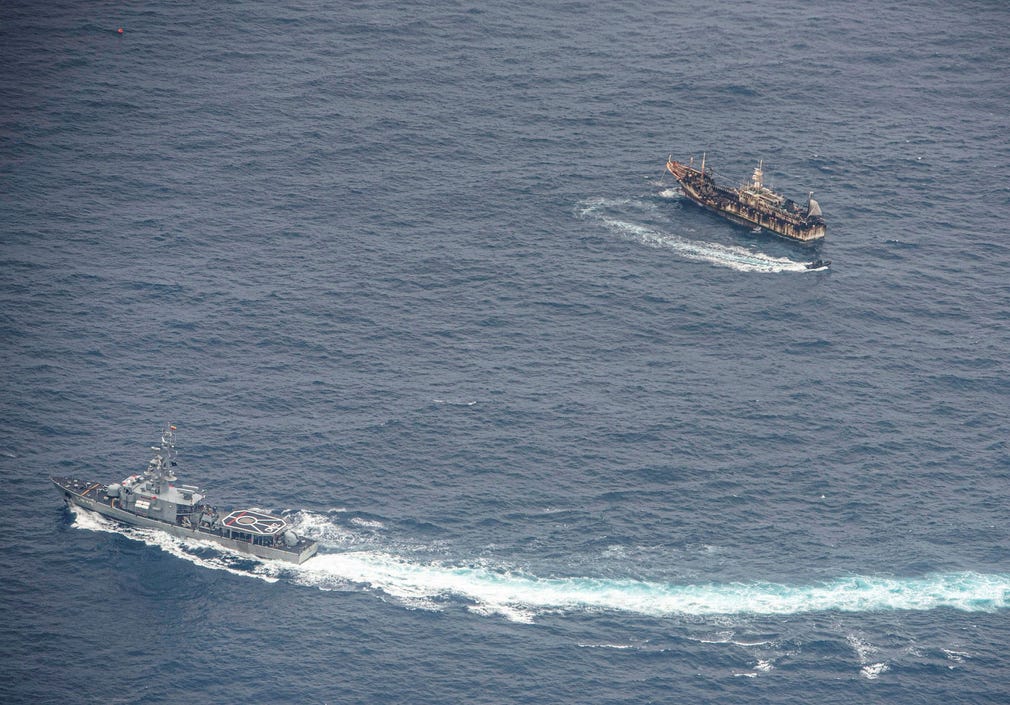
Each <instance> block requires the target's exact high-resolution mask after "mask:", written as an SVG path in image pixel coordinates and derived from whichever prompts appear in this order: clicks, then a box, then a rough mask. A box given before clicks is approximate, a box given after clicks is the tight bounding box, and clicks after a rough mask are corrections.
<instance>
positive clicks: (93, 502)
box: [51, 477, 319, 563]
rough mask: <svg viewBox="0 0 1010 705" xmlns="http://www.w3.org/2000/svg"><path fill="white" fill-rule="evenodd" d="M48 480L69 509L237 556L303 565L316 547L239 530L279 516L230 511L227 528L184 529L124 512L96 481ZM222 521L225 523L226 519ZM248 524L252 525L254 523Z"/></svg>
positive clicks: (195, 526) (301, 540) (305, 541)
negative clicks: (209, 544) (209, 545)
mask: <svg viewBox="0 0 1010 705" xmlns="http://www.w3.org/2000/svg"><path fill="white" fill-rule="evenodd" d="M51 479H52V481H53V484H54V485H55V486H56V488H57V489H58V490H59V491H60V492H61V494H62V495H63V499H64V501H65V502H66V503H67V505H68V506H71V507H72V506H73V505H76V506H78V507H82V508H84V509H87V510H90V511H93V512H97V513H98V514H101V515H102V516H105V517H108V518H109V519H113V520H115V521H118V522H120V523H123V524H127V525H129V526H138V527H141V528H144V529H157V530H158V531H165V532H167V533H169V534H171V535H173V536H177V537H178V538H183V539H196V540H198V541H212V542H214V543H216V544H218V545H220V546H223V547H224V548H227V549H230V550H232V551H236V552H238V553H245V554H249V555H252V556H256V557H257V558H266V559H271V560H281V561H287V562H290V563H303V562H304V561H306V560H308V559H309V558H311V557H312V556H314V555H315V554H316V551H317V549H318V547H319V545H318V543H316V542H315V541H312V540H309V539H305V538H301V537H299V538H298V540H297V543H296V544H295V545H293V546H290V545H287V544H286V543H285V542H284V541H283V539H282V538H281V539H280V540H278V539H271V540H270V543H271V544H272V545H266V543H265V539H264V538H263V536H261V535H258V534H255V533H253V532H249V533H248V534H246V533H245V532H243V531H242V529H243V528H244V527H243V524H242V521H241V520H242V519H243V518H247V519H248V518H249V517H256V518H258V519H260V520H262V518H263V517H268V518H270V519H274V520H277V521H283V520H281V519H280V518H278V517H271V516H270V515H267V514H264V513H262V512H255V511H253V510H245V511H244V512H232V513H231V514H229V515H228V517H231V516H233V515H237V517H238V519H237V521H236V522H232V525H231V526H228V525H227V524H225V523H224V522H215V524H219V526H215V525H213V524H209V525H204V524H201V523H200V522H199V521H196V522H190V526H184V525H182V524H179V523H172V522H168V521H164V520H161V519H156V518H151V517H148V516H141V515H140V514H137V513H135V512H131V511H127V510H126V509H123V508H122V506H121V501H120V499H119V498H118V497H113V496H110V495H109V487H108V486H107V485H103V484H101V483H99V482H84V481H81V480H77V479H75V478H69V477H53V478H51ZM117 505H119V506H117ZM225 521H227V518H226V519H225ZM248 523H250V525H252V524H254V523H255V521H254V522H248ZM261 523H262V522H261Z"/></svg>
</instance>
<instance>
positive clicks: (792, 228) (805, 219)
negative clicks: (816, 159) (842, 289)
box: [666, 155, 827, 242]
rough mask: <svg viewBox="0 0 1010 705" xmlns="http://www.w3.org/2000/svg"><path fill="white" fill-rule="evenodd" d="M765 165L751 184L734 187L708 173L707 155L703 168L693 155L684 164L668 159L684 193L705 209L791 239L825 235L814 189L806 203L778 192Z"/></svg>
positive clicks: (755, 173) (814, 238)
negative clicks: (767, 176)
mask: <svg viewBox="0 0 1010 705" xmlns="http://www.w3.org/2000/svg"><path fill="white" fill-rule="evenodd" d="M763 166H764V163H763V162H761V163H759V164H758V166H757V168H756V169H754V174H753V176H751V180H750V183H748V184H743V185H742V186H739V187H738V188H731V187H728V186H722V185H720V184H718V183H716V181H715V179H714V178H713V176H712V173H711V170H709V171H708V172H706V170H705V157H704V156H702V158H701V168H700V169H698V168H696V167H695V166H694V159H693V158H692V159H691V161H690V162H689V163H687V164H682V163H681V162H678V161H674V159H673V155H671V156H670V158H669V159H667V161H666V170H667V171H669V172H670V173H671V174H673V176H674V177H675V178H676V179H677V181H678V182H679V183H680V188H681V190H682V191H683V192H684V195H686V196H687V197H688V198H690V199H691V200H692V201H694V202H695V203H697V204H698V205H699V206H701V207H703V208H707V209H709V210H711V211H714V212H715V213H718V214H719V215H721V216H722V217H724V218H727V219H728V220H731V221H733V222H735V223H740V224H741V225H747V226H749V227H752V228H753V227H758V228H763V229H765V230H769V231H771V232H773V233H776V234H778V235H782V236H783V237H787V238H789V239H791V240H800V241H801V242H810V241H812V240H819V239H821V238H822V237H824V235H825V234H826V232H827V225H826V224H825V223H824V217H823V216H822V215H821V207H820V206H819V205H818V204H817V201H815V200H814V199H813V191H811V192H810V194H809V195H808V196H807V203H806V205H805V206H803V205H801V204H799V203H797V202H795V201H793V200H790V199H788V198H786V197H785V196H783V195H782V194H779V193H775V192H774V191H772V190H771V189H770V188H768V187H767V186H765V185H764V171H763Z"/></svg>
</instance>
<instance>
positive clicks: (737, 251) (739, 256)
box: [578, 199, 808, 273]
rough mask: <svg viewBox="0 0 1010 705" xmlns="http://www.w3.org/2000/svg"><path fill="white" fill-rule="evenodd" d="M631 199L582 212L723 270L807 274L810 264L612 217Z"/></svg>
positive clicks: (598, 202)
mask: <svg viewBox="0 0 1010 705" xmlns="http://www.w3.org/2000/svg"><path fill="white" fill-rule="evenodd" d="M632 204H633V202H632V201H629V200H607V199H593V200H590V201H586V202H585V204H584V205H583V207H582V208H581V209H580V210H579V211H578V212H579V214H580V215H581V216H583V217H585V218H591V219H594V220H597V221H599V222H600V223H602V224H603V225H604V226H606V227H607V228H608V229H609V230H610V231H611V232H614V233H616V234H618V235H621V236H622V237H627V238H629V239H632V240H635V241H637V242H640V243H642V244H643V245H648V246H650V247H659V248H664V249H668V250H672V251H673V252H676V253H677V254H678V255H680V256H681V257H683V258H684V259H688V260H693V261H696V262H708V263H709V264H715V265H718V266H720V267H728V268H730V269H735V270H737V271H739V272H765V273H774V272H805V271H808V270H807V268H806V265H807V263H805V262H794V261H793V260H791V259H789V258H787V257H772V256H771V255H766V254H763V253H761V252H754V251H751V250H748V249H746V248H744V247H738V246H735V245H720V244H719V243H715V242H704V241H698V240H690V239H688V238H684V237H681V236H679V235H674V234H673V233H669V232H663V231H660V230H657V229H655V228H652V227H648V226H645V225H641V224H639V223H635V222H633V221H630V220H625V219H622V218H618V217H614V216H612V215H608V214H607V213H605V212H604V211H606V210H608V209H609V210H615V209H619V208H625V209H626V207H627V206H629V205H632Z"/></svg>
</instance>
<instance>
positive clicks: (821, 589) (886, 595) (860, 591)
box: [75, 509, 1010, 673]
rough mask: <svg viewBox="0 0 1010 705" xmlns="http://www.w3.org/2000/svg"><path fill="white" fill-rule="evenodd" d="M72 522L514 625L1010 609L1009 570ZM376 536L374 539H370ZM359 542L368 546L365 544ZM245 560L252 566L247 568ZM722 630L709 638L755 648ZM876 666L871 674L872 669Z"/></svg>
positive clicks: (325, 586) (258, 573) (223, 564)
mask: <svg viewBox="0 0 1010 705" xmlns="http://www.w3.org/2000/svg"><path fill="white" fill-rule="evenodd" d="M76 515H77V519H76V522H75V526H77V527H79V528H82V529H90V530H98V531H112V532H116V533H120V534H122V535H124V536H128V537H129V538H132V539H135V540H139V541H143V542H145V543H147V544H148V545H152V546H158V547H159V548H161V549H163V550H165V551H167V552H169V553H171V554H172V555H175V556H178V557H180V558H183V559H185V560H188V561H191V562H193V563H196V564H198V565H201V566H204V567H208V568H212V569H216V570H228V571H229V572H232V573H236V574H240V575H247V576H250V577H255V578H258V579H261V580H267V581H270V582H272V581H275V580H277V579H279V578H284V579H287V580H291V581H293V582H295V583H297V584H301V585H306V586H312V587H316V588H318V589H322V590H345V589H366V590H375V591H380V592H382V593H384V594H387V595H390V596H392V597H394V598H396V599H398V600H400V601H402V602H403V604H405V605H409V606H412V607H418V608H423V609H442V608H443V607H444V606H445V605H446V604H448V603H449V601H451V600H455V601H459V600H462V601H464V602H466V603H468V604H467V606H468V608H469V609H472V610H474V611H475V612H478V613H481V614H498V615H502V616H505V617H506V618H507V619H511V620H514V621H518V622H528V621H530V620H532V619H533V618H535V617H536V616H537V615H541V614H546V613H557V612H583V613H585V612H598V611H611V612H631V613H635V614H640V615H648V616H655V617H666V616H671V615H698V616H707V615H739V614H760V615H789V614H798V613H805V612H830V611H838V612H875V611H888V610H932V609H938V608H951V609H958V610H963V611H968V612H971V611H990V612H991V611H995V610H1002V609H1006V608H1007V607H1010V575H1000V574H980V573H971V572H964V573H948V574H939V575H930V576H925V577H920V578H882V577H866V576H853V577H846V578H838V579H836V580H832V581H828V582H820V583H815V584H810V585H787V584H779V583H767V582H757V581H752V582H740V583H711V584H676V583H660V582H645V581H638V580H613V579H599V578H590V577H552V578H540V577H536V576H532V575H528V574H525V573H523V572H520V571H515V570H510V569H508V568H506V567H504V566H497V567H496V566H494V565H487V564H485V565H477V564H473V565H453V564H451V563H445V562H439V561H428V560H425V561H418V560H412V559H410V558H408V557H404V556H400V555H396V554H394V553H390V552H387V551H377V550H349V548H350V547H353V546H355V545H356V544H357V543H358V542H359V538H358V537H356V536H355V535H354V534H353V533H351V532H349V531H348V530H346V529H343V528H341V527H338V526H335V525H334V524H333V523H332V522H330V521H329V520H328V519H327V518H326V517H325V516H322V515H318V514H313V513H311V512H299V513H297V514H296V515H295V521H296V530H297V531H299V533H303V534H306V535H309V536H313V537H319V539H320V540H321V541H324V542H325V543H324V547H326V546H330V547H333V546H334V545H339V546H340V547H341V548H342V549H343V550H342V551H340V552H333V553H326V552H323V553H320V554H319V555H317V556H315V557H313V558H310V559H309V560H308V561H306V562H305V563H303V564H302V565H294V564H286V563H285V564H281V563H278V562H276V561H258V560H256V559H255V558H253V557H250V556H247V555H244V554H238V553H233V552H230V551H227V550H226V549H223V548H221V547H220V546H218V545H217V544H214V543H208V542H202V541H194V540H190V539H178V538H175V537H173V536H171V535H169V534H167V533H165V532H162V531H154V530H144V529H136V528H132V527H123V526H120V525H119V524H116V523H114V522H111V521H108V520H106V519H104V518H103V517H101V516H99V515H97V514H94V513H92V512H87V511H85V510H81V509H77V510H76ZM368 540H369V541H374V539H368ZM366 545H367V543H366ZM236 559H238V560H236ZM250 566H251V567H250ZM734 636H735V635H734V634H733V633H732V632H723V633H720V634H718V635H715V636H714V637H712V639H713V640H719V641H726V642H739V643H740V645H742V646H748V647H753V646H756V645H760V642H757V641H751V640H740V639H737V640H734V638H733V637H734ZM849 643H850V644H851V645H852V648H853V649H854V650H856V653H857V655H858V656H859V660H860V663H861V664H862V665H864V666H872V665H874V664H871V663H870V661H871V658H870V657H871V656H872V654H873V653H874V651H875V648H874V647H872V646H870V645H868V644H865V643H863V642H862V641H861V640H860V639H858V638H857V637H855V636H852V637H850V638H849ZM879 672H880V671H879V669H878V671H877V673H879Z"/></svg>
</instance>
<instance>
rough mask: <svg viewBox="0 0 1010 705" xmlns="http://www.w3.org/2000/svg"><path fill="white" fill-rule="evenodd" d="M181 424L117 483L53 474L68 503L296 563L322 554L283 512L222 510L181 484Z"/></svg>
mask: <svg viewBox="0 0 1010 705" xmlns="http://www.w3.org/2000/svg"><path fill="white" fill-rule="evenodd" d="M175 430H176V429H175V426H171V425H169V426H167V427H166V428H165V430H164V431H163V432H162V434H161V445H160V446H152V447H151V450H156V451H158V454H157V455H155V456H154V458H152V459H151V462H150V463H149V464H148V466H147V470H145V471H144V472H143V474H140V475H131V476H130V477H128V478H126V479H125V480H123V481H122V482H114V483H112V484H111V485H103V484H102V483H100V482H85V481H82V480H78V479H76V478H72V477H53V478H51V479H52V481H53V484H55V485H56V487H57V489H59V491H60V492H61V493H62V494H63V499H64V501H66V503H67V506H68V507H69V506H72V505H75V504H76V505H77V506H80V507H84V508H85V509H90V510H91V511H93V512H98V513H99V514H102V515H104V516H107V517H109V518H110V519H115V520H116V521H120V522H123V523H124V524H130V525H131V526H140V527H143V528H145V529H160V530H162V531H167V532H168V533H170V534H172V535H174V536H179V537H181V538H191V539H199V540H204V541H213V542H214V543H218V544H220V545H222V546H224V547H225V548H230V549H232V550H233V551H239V552H241V553H250V554H252V555H254V556H258V557H259V558H272V559H276V560H282V561H290V562H291V563H302V562H303V561H305V560H307V559H309V558H311V557H312V556H314V555H315V554H316V550H317V549H318V548H319V544H318V543H317V542H316V541H313V540H311V539H308V538H305V537H303V536H299V535H298V534H296V533H295V532H294V531H292V530H291V528H290V525H289V524H288V522H287V521H286V520H285V519H283V518H282V517H279V516H275V515H273V514H268V513H267V512H264V511H261V510H259V509H236V510H235V511H233V512H228V513H225V514H222V513H220V512H218V510H217V507H213V506H210V505H209V504H207V503H205V502H204V498H205V497H206V495H205V494H204V493H203V491H202V490H201V489H200V488H198V487H194V486H193V485H183V484H177V478H176V476H175V472H174V468H175V466H176V462H175V457H176V450H175Z"/></svg>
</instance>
